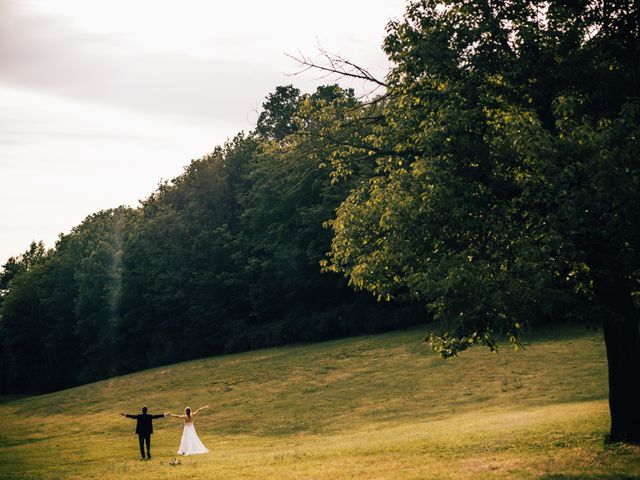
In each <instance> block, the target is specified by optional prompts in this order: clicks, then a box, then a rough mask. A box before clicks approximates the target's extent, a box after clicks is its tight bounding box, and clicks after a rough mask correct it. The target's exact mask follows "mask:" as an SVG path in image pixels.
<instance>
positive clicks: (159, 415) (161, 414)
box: [151, 413, 164, 418]
mask: <svg viewBox="0 0 640 480" xmlns="http://www.w3.org/2000/svg"><path fill="white" fill-rule="evenodd" d="M151 418H164V413H160V414H158V415H151Z"/></svg>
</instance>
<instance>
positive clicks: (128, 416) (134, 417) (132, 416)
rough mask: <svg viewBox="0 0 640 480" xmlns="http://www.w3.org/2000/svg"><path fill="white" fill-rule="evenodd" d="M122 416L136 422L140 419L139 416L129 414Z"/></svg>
mask: <svg viewBox="0 0 640 480" xmlns="http://www.w3.org/2000/svg"><path fill="white" fill-rule="evenodd" d="M120 415H122V416H123V417H127V418H133V419H134V420H137V419H138V416H137V415H129V414H128V413H121V414H120Z"/></svg>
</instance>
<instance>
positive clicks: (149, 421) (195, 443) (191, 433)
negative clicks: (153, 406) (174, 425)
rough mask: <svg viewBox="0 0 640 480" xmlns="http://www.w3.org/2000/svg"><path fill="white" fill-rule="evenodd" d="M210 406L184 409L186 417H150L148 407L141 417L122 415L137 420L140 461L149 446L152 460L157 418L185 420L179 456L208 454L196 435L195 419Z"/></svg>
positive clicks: (149, 454)
mask: <svg viewBox="0 0 640 480" xmlns="http://www.w3.org/2000/svg"><path fill="white" fill-rule="evenodd" d="M205 408H209V405H205V406H204V407H200V408H199V409H198V410H196V411H195V412H192V411H191V409H190V408H189V407H187V408H185V409H184V415H176V414H174V413H169V412H166V413H161V414H159V415H150V414H148V413H147V407H142V413H141V414H139V415H129V414H127V413H122V414H121V415H122V416H123V417H127V418H133V419H135V420H136V433H137V434H138V440H139V441H140V460H144V446H145V445H146V446H147V459H150V458H151V434H152V433H153V420H154V419H155V418H164V417H166V416H169V417H176V418H182V419H184V429H183V430H182V439H181V440H180V448H179V449H178V455H195V454H197V453H207V452H208V451H209V450H207V447H205V446H204V444H203V443H202V442H201V441H200V438H198V434H197V433H196V427H195V426H194V425H193V422H194V418H195V416H196V415H198V413H200V412H201V411H202V410H204V409H205Z"/></svg>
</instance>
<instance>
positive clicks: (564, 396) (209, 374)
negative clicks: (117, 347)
mask: <svg viewBox="0 0 640 480" xmlns="http://www.w3.org/2000/svg"><path fill="white" fill-rule="evenodd" d="M423 334H424V332H423V331H422V330H421V329H414V330H408V331H402V332H394V333H389V334H385V335H379V336H367V337H358V338H351V339H345V340H338V341H332V342H326V343H321V344H315V345H297V346H289V347H282V348H274V349H268V350H260V351H255V352H249V353H244V354H239V355H230V356H224V357H215V358H209V359H204V360H198V361H192V362H185V363H180V364H176V365H171V366H167V367H162V368H156V369H153V370H147V371H144V372H139V373H136V374H131V375H127V376H123V377H118V378H113V379H110V380H107V381H103V382H98V383H94V384H91V385H85V386H82V387H78V388H73V389H69V390H65V391H61V392H57V393H53V394H50V395H43V396H36V397H29V398H18V399H15V398H14V399H8V401H4V402H2V401H0V416H1V422H2V423H1V427H0V478H3V479H58V478H59V479H81V478H82V479H87V478H100V479H124V478H139V479H190V478H193V479H195V478H215V479H236V478H241V479H263V478H264V479H349V478H351V479H368V478H389V479H414V478H415V479H419V478H420V479H423V478H443V479H448V478H504V479H507V478H509V479H511V478H535V479H547V480H552V479H553V480H560V479H563V480H567V479H578V478H587V479H622V478H635V477H637V478H640V448H638V447H633V446H625V445H618V446H606V445H604V443H603V439H604V435H605V433H606V432H607V429H608V420H609V418H608V406H607V401H606V398H607V382H606V362H605V354H604V347H603V342H602V338H601V334H599V333H594V332H589V331H585V330H583V329H579V328H563V329H559V330H544V331H541V332H538V333H536V334H535V335H532V336H531V337H529V339H528V344H527V348H526V350H524V351H519V352H514V351H512V350H511V349H510V348H508V347H506V346H505V347H503V348H502V349H501V351H500V353H499V354H491V353H489V352H488V351H487V350H483V349H480V348H477V349H472V350H470V351H468V352H465V353H464V354H462V355H461V356H460V357H458V358H454V359H451V360H447V361H443V360H440V359H439V358H438V357H436V356H435V355H434V354H432V353H429V352H427V351H426V349H425V346H424V344H422V337H423ZM143 403H144V404H146V405H148V406H149V409H150V411H151V412H152V413H156V412H162V411H173V412H181V411H182V410H183V409H184V407H185V406H186V405H189V406H191V407H193V408H197V407H199V406H201V405H204V404H210V405H211V407H212V409H211V410H209V411H205V412H204V413H203V414H202V415H201V416H200V417H199V419H198V421H197V423H196V428H197V430H198V433H199V435H200V438H201V439H202V440H203V442H204V443H205V445H207V446H208V447H209V449H210V450H211V452H210V453H209V454H206V455H198V456H193V457H185V458H182V465H178V466H170V465H169V461H170V460H171V459H172V458H173V457H175V452H176V450H177V447H178V444H179V442H180V435H181V430H182V425H181V424H180V421H179V420H177V419H171V418H167V419H160V420H156V421H155V422H154V429H155V434H154V435H153V438H152V454H153V455H154V459H153V460H151V461H148V462H140V461H138V460H137V457H138V451H137V437H136V436H135V435H134V433H133V431H134V422H133V421H132V420H129V419H124V418H122V417H121V416H119V413H120V412H121V411H127V412H132V413H137V412H138V411H139V410H140V407H141V405H142V404H143Z"/></svg>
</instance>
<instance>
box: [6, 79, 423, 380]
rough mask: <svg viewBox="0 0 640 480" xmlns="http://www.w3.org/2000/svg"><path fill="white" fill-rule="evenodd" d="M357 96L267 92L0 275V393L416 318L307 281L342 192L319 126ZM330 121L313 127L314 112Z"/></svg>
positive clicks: (325, 281)
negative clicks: (128, 199) (210, 138)
mask: <svg viewBox="0 0 640 480" xmlns="http://www.w3.org/2000/svg"><path fill="white" fill-rule="evenodd" d="M334 103H335V106H337V107H339V108H338V110H339V111H340V112H342V113H341V115H344V112H346V111H347V110H346V108H347V107H349V108H353V107H354V106H356V104H357V102H356V100H355V99H354V97H353V92H351V91H343V90H341V89H340V88H338V87H336V86H327V87H321V88H319V89H318V91H317V92H316V93H314V94H312V95H300V93H299V92H298V91H297V90H296V89H293V88H292V87H279V88H278V89H277V90H276V92H275V93H274V94H272V95H270V96H269V98H268V99H267V101H266V102H265V104H264V109H265V110H264V112H263V115H261V117H260V121H259V125H258V128H257V129H256V131H254V132H252V133H251V134H250V135H244V134H239V135H237V136H236V137H235V138H233V139H232V140H230V141H229V142H228V143H226V144H225V145H224V146H222V147H219V148H216V149H215V150H214V151H213V152H212V153H211V154H209V155H207V156H205V157H203V158H201V159H197V160H193V161H192V162H191V163H190V164H189V165H188V166H187V167H186V168H185V170H184V173H183V174H182V175H180V176H179V177H177V178H175V179H173V180H172V181H170V182H164V183H162V184H161V185H159V187H158V189H157V190H156V191H155V192H154V193H153V194H152V195H150V196H149V197H148V198H147V199H146V200H144V201H143V202H142V204H141V206H140V207H139V208H137V209H128V208H123V207H121V208H117V209H114V210H107V211H102V212H98V213H96V214H93V215H90V216H89V217H87V218H86V219H85V220H84V221H83V222H82V223H81V224H80V225H78V226H77V227H75V228H74V229H73V230H72V231H71V232H70V233H69V234H67V235H62V236H61V237H60V239H59V241H58V242H57V244H56V247H55V248H54V249H52V250H51V251H48V252H46V251H45V249H44V247H43V245H42V244H33V245H32V246H31V248H30V249H29V250H28V251H27V252H25V253H24V254H23V255H22V256H20V257H19V258H12V259H9V261H7V263H6V264H5V266H4V268H3V270H2V274H1V276H0V282H1V283H0V286H1V292H2V295H1V296H0V299H1V301H2V307H1V308H2V310H1V314H2V318H1V320H0V333H1V334H2V335H1V338H2V340H1V341H0V346H1V349H0V373H1V374H2V379H3V383H2V385H0V388H1V389H2V390H3V391H43V390H44V391H46V390H52V389H56V388H61V387H65V386H69V385H74V384H78V383H84V382H89V381H92V380H96V379H100V378H105V377H109V376H112V375H115V374H118V373H124V372H130V371H135V370H140V369H143V368H147V367H150V366H155V365H160V364H168V363H173V362H176V361H180V360H186V359H192V358H199V357H204V356H210V355H215V354H220V353H225V352H234V351H239V350H245V349H250V348H258V347H264V346H270V345H279V344H283V343H288V342H294V341H317V340H322V339H327V338H334V337H339V336H344V335H349V334H355V333H365V332H377V331H382V330H388V329H392V328H398V327H401V326H407V325H411V324H415V323H417V322H421V321H423V316H422V313H423V312H422V310H421V308H419V307H416V306H415V305H408V306H389V305H380V304H378V303H377V302H376V301H375V299H373V298H372V297H370V296H369V295H367V294H365V293H358V292H354V291H353V290H352V289H351V288H349V287H348V286H347V285H346V282H345V281H344V279H343V278H342V277H340V276H337V275H323V274H321V272H320V265H319V262H320V260H321V259H322V258H323V257H324V255H325V253H326V252H327V251H328V250H329V248H330V243H331V232H330V231H329V230H327V229H326V228H324V227H323V223H324V222H326V221H327V220H329V219H330V218H331V217H332V216H333V215H334V212H335V209H336V208H337V207H338V206H339V205H340V202H341V201H342V200H343V199H344V198H345V197H346V195H347V193H348V189H349V188H350V187H349V185H350V184H347V183H340V184H338V185H333V186H332V185H331V176H330V171H329V169H327V168H323V167H324V165H323V164H324V160H323V155H322V154H319V152H318V151H317V145H318V139H317V138H316V137H306V136H300V135H297V134H296V132H297V131H298V130H299V129H300V128H301V127H305V128H307V129H311V128H320V126H321V125H322V122H325V121H329V120H330V119H332V118H333V117H332V116H333V113H330V112H333V111H334V109H333V108H328V107H329V106H330V105H333V104H334ZM327 113H330V115H329V117H328V118H324V116H325V114H327Z"/></svg>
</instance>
